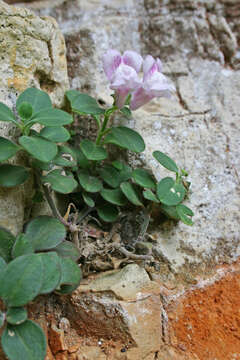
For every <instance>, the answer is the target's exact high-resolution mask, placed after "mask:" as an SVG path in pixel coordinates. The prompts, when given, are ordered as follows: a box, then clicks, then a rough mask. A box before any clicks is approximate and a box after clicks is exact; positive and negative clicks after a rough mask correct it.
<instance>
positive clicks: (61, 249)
mask: <svg viewBox="0 0 240 360" xmlns="http://www.w3.org/2000/svg"><path fill="white" fill-rule="evenodd" d="M53 250H54V251H56V252H57V254H58V255H59V256H61V257H64V258H65V257H66V258H70V259H72V260H73V261H77V260H78V259H79V258H80V257H81V254H80V250H79V249H78V248H77V246H76V245H75V244H74V243H72V242H71V241H63V242H62V243H61V244H59V245H58V246H57V247H55V249H53Z"/></svg>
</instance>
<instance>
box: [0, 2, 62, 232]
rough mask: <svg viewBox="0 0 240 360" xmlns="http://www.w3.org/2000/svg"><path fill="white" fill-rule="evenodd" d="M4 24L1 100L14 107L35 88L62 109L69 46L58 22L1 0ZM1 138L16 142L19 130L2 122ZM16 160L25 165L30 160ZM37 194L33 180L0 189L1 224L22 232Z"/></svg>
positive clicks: (0, 53) (0, 32)
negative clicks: (23, 95) (46, 93)
mask: <svg viewBox="0 0 240 360" xmlns="http://www.w3.org/2000/svg"><path fill="white" fill-rule="evenodd" d="M0 23H1V28H0V42H1V48H0V68H1V78H0V101H1V102H3V103H5V104H6V105H8V106H9V107H11V108H12V107H13V106H14V105H15V102H16V97H17V95H18V94H20V93H21V92H22V91H23V90H25V89H26V88H28V87H31V86H33V87H37V88H41V89H42V90H44V91H47V92H48V93H49V95H50V97H51V99H52V101H53V104H54V105H56V106H61V105H62V103H63V96H64V92H65V90H66V89H67V88H68V77H67V66H66V57H65V43H64V39H63V37H62V35H61V32H60V30H59V28H58V26H57V23H56V21H55V20H54V19H52V18H48V19H43V18H40V17H38V16H35V15H34V14H33V13H32V12H30V11H29V10H27V9H19V8H15V7H11V6H8V5H7V4H6V3H4V2H3V1H0ZM0 135H1V136H5V137H8V138H11V139H14V138H15V136H16V130H15V128H13V126H12V125H9V123H4V122H0ZM11 161H12V159H11ZM13 161H14V163H21V164H22V163H24V162H25V161H26V159H24V158H22V157H18V158H17V159H14V160H13ZM33 194H34V192H33V184H32V181H31V180H30V181H29V182H28V183H26V184H24V185H21V186H19V187H16V188H10V189H7V190H6V189H5V188H0V225H1V226H4V227H6V228H7V229H9V230H10V231H12V232H13V233H14V234H16V233H17V232H19V231H21V230H22V225H23V221H24V219H26V218H27V217H28V216H29V214H30V211H31V205H32V204H31V198H32V196H33Z"/></svg>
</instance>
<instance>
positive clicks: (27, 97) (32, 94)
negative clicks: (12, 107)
mask: <svg viewBox="0 0 240 360" xmlns="http://www.w3.org/2000/svg"><path fill="white" fill-rule="evenodd" d="M24 102H26V103H29V104H31V106H32V108H33V113H36V112H39V111H41V110H43V109H49V108H52V102H51V99H50V97H49V95H48V94H47V93H46V92H44V91H42V90H39V89H36V88H28V89H27V90H25V91H24V92H22V93H21V95H19V97H18V99H17V102H16V108H17V111H18V112H19V109H20V106H21V104H22V103H24Z"/></svg>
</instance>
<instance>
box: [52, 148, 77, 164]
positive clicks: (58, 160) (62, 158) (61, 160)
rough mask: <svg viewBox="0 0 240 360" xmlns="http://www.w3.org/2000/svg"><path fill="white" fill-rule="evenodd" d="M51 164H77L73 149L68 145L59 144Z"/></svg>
mask: <svg viewBox="0 0 240 360" xmlns="http://www.w3.org/2000/svg"><path fill="white" fill-rule="evenodd" d="M53 164H55V165H58V166H65V167H74V166H76V165H77V158H76V154H75V151H73V150H72V149H71V148H70V147H68V146H59V147H58V154H57V156H56V157H55V158H54V159H53Z"/></svg>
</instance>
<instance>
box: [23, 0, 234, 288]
mask: <svg viewBox="0 0 240 360" xmlns="http://www.w3.org/2000/svg"><path fill="white" fill-rule="evenodd" d="M43 4H45V7H44V9H43ZM46 4H49V5H51V6H49V7H48V6H47V5H46ZM25 5H26V3H25ZM25 5H24V6H25ZM28 6H30V7H33V8H34V9H35V11H37V12H38V13H39V14H41V15H51V16H53V17H55V18H56V19H57V21H58V23H59V25H60V28H61V29H62V31H63V34H64V36H65V39H66V45H67V50H68V51H67V60H68V72H69V78H70V85H71V87H73V88H76V89H81V90H82V91H87V92H90V93H92V94H93V95H98V96H99V98H101V99H102V100H104V101H105V102H107V103H109V102H110V101H111V97H110V91H109V90H108V89H107V82H106V78H105V76H104V74H103V70H102V63H101V57H102V54H103V53H104V52H105V51H106V50H107V49H108V48H117V49H119V50H120V51H124V50H125V49H134V50H136V51H139V52H141V53H142V54H143V55H144V54H148V53H151V54H152V55H153V56H156V57H157V56H159V57H160V58H161V59H162V61H163V65H164V73H165V74H166V75H168V76H169V77H170V78H171V79H172V81H173V82H174V84H175V86H176V89H177V91H176V96H175V98H173V99H172V100H171V101H169V100H165V99H163V100H158V99H157V100H155V101H152V102H151V103H149V104H147V105H146V106H144V107H143V108H141V109H139V110H138V111H136V112H134V115H133V119H132V120H131V121H130V125H131V126H133V127H135V129H137V130H138V131H139V132H140V133H141V134H142V136H143V137H144V139H145V142H146V145H147V149H146V151H145V153H144V155H143V156H142V157H141V158H140V159H133V160H132V161H135V163H136V164H140V165H141V164H143V165H147V166H148V167H149V168H151V169H152V171H153V172H154V174H155V175H156V177H157V178H160V177H162V176H163V175H166V174H167V173H166V172H165V171H164V170H163V169H162V168H161V166H158V164H157V162H156V161H154V160H153V158H152V152H153V151H154V150H162V151H165V152H167V153H168V154H169V155H170V156H171V157H172V158H174V159H175V160H176V162H177V163H178V164H179V165H180V166H182V167H183V168H185V169H186V170H187V171H188V172H189V174H190V181H191V183H192V194H191V196H190V199H189V204H190V206H191V207H192V208H193V210H194V212H195V217H194V221H195V224H194V226H193V227H192V228H191V227H187V226H186V225H184V224H178V225H176V224H175V223H172V222H171V221H170V222H167V223H164V224H163V225H161V226H159V228H158V229H156V230H155V231H154V232H155V234H154V235H155V237H156V238H157V239H158V245H157V250H156V256H157V257H158V259H159V260H160V261H161V263H162V269H165V271H162V272H161V273H162V275H161V276H162V278H164V279H165V280H167V279H172V274H173V273H177V274H181V276H182V278H183V280H185V281H187V282H189V281H191V279H192V280H193V281H194V277H195V275H196V274H198V273H199V272H202V273H205V272H206V271H207V269H210V268H211V266H212V265H213V264H220V263H224V262H231V261H234V260H236V259H237V257H238V256H239V251H240V248H239V233H240V225H239V223H240V222H239V214H240V211H239V210H240V195H239V185H240V180H239V171H240V161H239V155H238V154H239V132H240V121H239V115H238V114H239V96H240V86H239V84H240V81H239V80H240V71H239V70H238V69H239V67H240V52H239V50H238V43H239V40H240V33H239V21H240V20H239V13H240V7H239V4H238V1H214V0H211V1H204V0H202V1H197V2H193V1H187V0H186V1H181V2H179V1H175V0H168V1H162V0H145V1H143V0H141V1H134V0H132V1H129V0H126V1H123V0H122V1H116V0H115V1H110V0H103V1H97V2H96V1H80V0H79V1H77V0H73V1H64V2H62V1H60V2H59V5H58V6H55V7H52V3H51V2H46V1H42V2H41V1H37V2H33V3H32V4H30V5H28ZM226 215H227V216H226ZM169 270H170V272H169ZM163 273H164V274H165V275H163Z"/></svg>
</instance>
